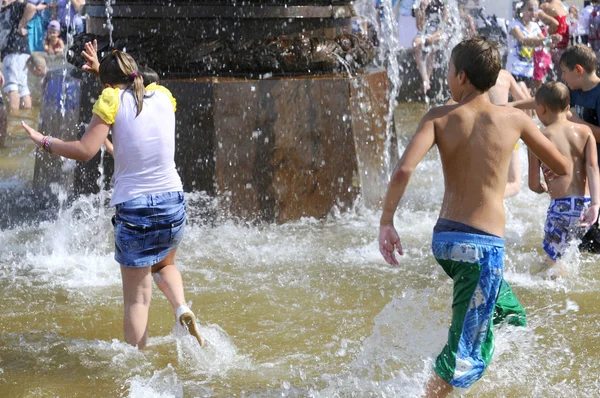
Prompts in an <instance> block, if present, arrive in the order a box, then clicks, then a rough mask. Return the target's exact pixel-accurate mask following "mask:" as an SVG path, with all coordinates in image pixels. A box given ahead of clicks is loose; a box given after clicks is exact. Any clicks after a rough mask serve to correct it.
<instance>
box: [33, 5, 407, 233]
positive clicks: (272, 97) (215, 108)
mask: <svg viewBox="0 0 600 398" xmlns="http://www.w3.org/2000/svg"><path fill="white" fill-rule="evenodd" d="M284 3H287V5H286V4H284ZM170 4H171V5H168V6H166V5H162V4H154V5H153V6H150V5H148V4H147V2H145V3H142V2H135V1H133V2H129V3H127V4H121V2H120V1H116V2H115V4H114V5H113V6H112V8H113V14H112V17H111V21H110V22H111V25H113V26H114V30H113V38H114V47H117V48H125V49H126V51H127V52H130V53H131V54H132V55H133V56H134V57H135V58H136V59H138V61H139V62H140V63H141V64H147V65H149V66H151V67H153V68H155V69H156V70H157V71H158V72H159V74H160V75H161V76H162V84H163V85H165V86H166V87H168V88H169V89H170V90H171V91H172V92H173V95H174V96H175V97H176V98H177V101H178V112H177V114H176V116H177V130H176V131H177V148H176V163H177V166H178V169H179V172H180V174H181V176H182V179H183V181H184V188H185V190H186V191H191V190H202V191H206V192H207V193H208V194H210V195H216V196H219V197H221V198H222V199H223V200H222V203H223V209H224V210H225V211H226V212H227V214H228V215H230V216H233V217H239V218H241V219H260V220H264V221H275V222H286V221H289V220H295V219H298V218H300V217H307V216H308V217H317V218H320V217H323V216H324V215H326V214H327V213H328V212H329V211H330V210H331V208H332V207H334V206H338V207H339V208H340V209H342V210H345V209H348V208H349V207H350V206H351V205H352V203H353V202H354V200H355V199H356V197H357V196H358V195H359V194H360V195H362V197H363V199H364V202H365V203H366V204H367V205H368V206H377V205H378V204H379V202H380V200H381V197H382V195H383V194H384V189H385V185H386V184H387V176H388V168H389V164H392V163H393V160H394V159H395V157H396V153H397V151H396V147H395V137H393V136H391V137H390V136H389V135H388V134H389V133H388V131H387V123H386V116H387V115H388V99H387V92H388V78H387V73H386V72H385V71H383V70H375V69H369V66H368V65H366V63H368V62H369V61H370V60H372V56H371V57H370V59H368V58H369V57H368V55H369V48H368V47H367V46H366V45H365V44H364V43H362V42H360V43H359V42H358V41H357V40H356V39H355V38H353V37H352V36H351V35H348V34H349V33H350V26H351V23H350V22H351V20H350V18H351V16H352V12H353V11H352V7H351V5H350V2H349V1H326V2H323V1H321V2H319V1H312V2H301V1H291V2H289V1H288V2H279V4H277V2H274V1H255V2H252V1H250V2H248V1H246V2H245V4H247V5H246V6H235V5H233V4H234V2H232V1H213V2H211V1H208V2H206V1H205V2H185V3H181V4H176V5H172V3H170ZM248 4H249V5H248ZM105 7H106V6H105V4H104V2H97V1H96V2H94V1H91V2H88V14H89V18H88V35H87V36H84V37H81V38H79V41H80V42H83V41H85V40H87V39H90V38H92V37H97V38H98V39H99V41H100V43H101V45H100V47H101V48H102V49H105V50H108V49H109V47H110V46H109V43H108V38H107V36H105V35H106V33H107V32H106V26H107V20H106V17H105V16H104V9H105ZM184 16H185V17H184ZM167 33H169V34H167ZM344 35H346V36H344ZM158 38H162V39H160V40H159V39H158ZM232 38H234V39H235V40H232ZM166 39H168V40H170V41H171V42H175V43H177V44H173V45H169V43H168V41H166ZM244 40H247V41H246V42H245V43H246V44H244V45H241V46H240V42H243V41H244ZM344 40H346V41H344ZM76 41H77V40H76ZM348 42H352V43H354V44H344V43H348ZM357 43H358V44H357ZM353 45H354V47H353ZM244 46H245V47H244ZM260 46H263V47H260ZM302 46H304V47H303V50H302V51H300V50H299V48H301V47H302ZM186 49H187V50H186ZM321 50H323V51H321ZM328 51H329V53H330V54H329V55H328ZM75 53H77V51H75ZM340 60H341V61H340ZM338 61H339V62H338ZM358 61H361V62H362V63H363V64H362V65H360V64H359V62H358ZM77 62H78V61H77V59H76V57H75V58H74V59H73V63H74V64H76V66H79V65H77ZM79 62H81V61H79ZM348 72H350V73H348ZM53 82H54V83H53ZM52 85H54V86H53V87H50V86H52ZM59 86H60V87H62V88H63V89H62V90H57V87H59ZM65 90H66V91H65ZM100 90H101V88H100V87H99V85H98V82H96V81H94V79H92V78H90V77H89V76H86V75H84V74H83V73H81V72H80V71H78V70H77V68H75V69H73V70H72V71H69V72H68V73H63V72H62V71H55V72H53V73H51V74H50V75H49V76H48V79H47V88H46V92H45V94H44V99H43V106H42V113H41V115H42V117H41V124H42V126H41V127H42V129H43V130H44V131H46V133H49V134H53V135H56V136H60V137H64V138H66V139H69V138H73V137H75V136H77V135H81V134H83V132H84V131H85V127H86V123H87V122H88V121H89V119H90V117H91V106H92V104H93V102H94V99H95V98H96V97H97V96H98V94H99V93H100ZM57 107H58V109H61V111H57ZM99 161H100V156H97V157H96V159H94V160H93V161H92V162H88V163H87V164H77V165H76V167H74V168H73V167H72V163H68V162H67V163H65V162H63V161H62V160H60V159H56V158H52V157H49V156H48V155H46V154H42V155H40V157H39V158H38V162H36V172H35V184H36V185H37V186H38V187H47V186H48V184H49V183H50V182H52V181H56V182H58V181H61V182H63V183H64V182H65V181H67V182H68V184H67V186H68V190H69V192H70V193H72V194H81V193H89V192H94V191H98V189H99V185H98V182H97V180H98V176H99V171H98V164H99ZM111 162H112V160H111V159H110V158H109V157H106V158H105V159H104V161H103V166H104V171H105V175H106V177H107V178H109V177H110V175H111V173H112V164H111ZM49 166H50V167H49ZM104 184H105V187H106V186H107V185H108V184H107V181H104Z"/></svg>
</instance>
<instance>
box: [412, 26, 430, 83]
mask: <svg viewBox="0 0 600 398" xmlns="http://www.w3.org/2000/svg"><path fill="white" fill-rule="evenodd" d="M423 45H424V43H423V39H422V38H421V37H417V38H416V39H415V41H414V42H413V48H414V53H415V62H416V64H417V71H418V72H419V75H420V76H421V82H422V86H421V87H423V94H427V91H429V88H430V83H429V77H428V76H427V67H426V59H424V57H423Z"/></svg>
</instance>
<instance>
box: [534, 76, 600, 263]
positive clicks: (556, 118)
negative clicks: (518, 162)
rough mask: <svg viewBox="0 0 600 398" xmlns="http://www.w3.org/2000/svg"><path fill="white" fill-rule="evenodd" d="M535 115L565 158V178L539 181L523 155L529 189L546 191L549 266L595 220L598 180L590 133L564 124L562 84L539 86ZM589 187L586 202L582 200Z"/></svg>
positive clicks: (537, 170) (565, 105)
mask: <svg viewBox="0 0 600 398" xmlns="http://www.w3.org/2000/svg"><path fill="white" fill-rule="evenodd" d="M535 101H536V104H537V107H536V111H537V115H538V118H539V119H540V121H541V122H542V123H543V124H544V126H546V128H545V129H544V131H543V133H544V135H545V136H546V137H548V139H549V140H550V141H551V142H552V143H553V144H554V145H555V146H556V147H557V148H558V150H559V151H560V152H561V153H562V154H563V155H565V156H566V158H567V161H568V167H567V174H566V175H564V176H561V177H555V176H553V175H551V173H550V177H546V178H545V180H546V184H547V187H546V185H545V184H543V183H542V181H541V180H540V166H541V164H540V161H539V159H538V158H537V157H535V156H534V155H532V154H531V153H530V154H529V188H530V189H531V190H532V191H534V192H537V193H543V192H546V191H547V192H548V193H549V194H550V197H551V198H552V200H551V201H550V206H549V207H548V214H547V216H546V223H545V225H544V244H543V246H544V251H545V252H546V254H547V255H548V257H547V259H546V261H547V263H548V264H549V265H552V264H554V262H555V261H556V260H557V259H558V258H559V257H561V256H562V255H563V254H564V252H565V250H566V248H567V246H568V244H569V242H570V241H571V240H573V239H577V238H581V237H582V236H583V235H584V234H585V233H586V232H587V230H588V229H589V228H590V227H591V226H592V225H593V224H594V222H595V221H596V220H597V219H598V209H599V208H600V175H599V174H598V153H597V151H596V140H595V138H594V135H593V134H592V130H591V129H590V128H589V127H588V126H586V125H583V124H578V123H573V122H570V121H569V120H567V117H568V113H569V102H570V96H569V89H568V88H567V86H565V85H564V84H562V83H558V82H552V83H548V84H546V85H544V86H542V87H541V88H540V89H539V90H538V91H537V93H536V95H535ZM587 184H589V188H590V196H591V198H590V197H588V196H586V195H585V194H586V187H587Z"/></svg>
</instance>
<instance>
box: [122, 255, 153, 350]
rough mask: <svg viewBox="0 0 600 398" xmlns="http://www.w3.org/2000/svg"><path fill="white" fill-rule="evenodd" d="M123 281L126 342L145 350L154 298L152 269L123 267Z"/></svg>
mask: <svg viewBox="0 0 600 398" xmlns="http://www.w3.org/2000/svg"><path fill="white" fill-rule="evenodd" d="M121 278H122V280H123V299H124V301H125V308H124V314H123V329H124V331H125V341H126V342H127V343H129V344H131V345H133V346H137V347H138V348H144V347H145V346H146V341H147V339H148V310H149V308H150V299H151V298H152V275H151V274H150V267H141V268H131V267H125V266H123V265H121Z"/></svg>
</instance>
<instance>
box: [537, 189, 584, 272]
mask: <svg viewBox="0 0 600 398" xmlns="http://www.w3.org/2000/svg"><path fill="white" fill-rule="evenodd" d="M589 205H590V198H588V197H583V196H571V197H567V198H560V199H552V200H551V201H550V206H548V213H547V214H546V224H545V225H544V244H543V247H544V251H545V252H546V254H548V257H550V258H551V259H552V260H556V259H557V258H559V257H560V256H562V255H563V254H564V253H565V250H566V249H567V247H568V245H569V242H571V241H572V240H574V239H581V238H582V237H583V235H585V233H586V232H587V231H588V229H589V228H582V227H581V226H580V224H581V223H580V221H579V218H580V217H581V215H582V214H583V213H584V212H585V211H586V210H587V208H588V207H589Z"/></svg>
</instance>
